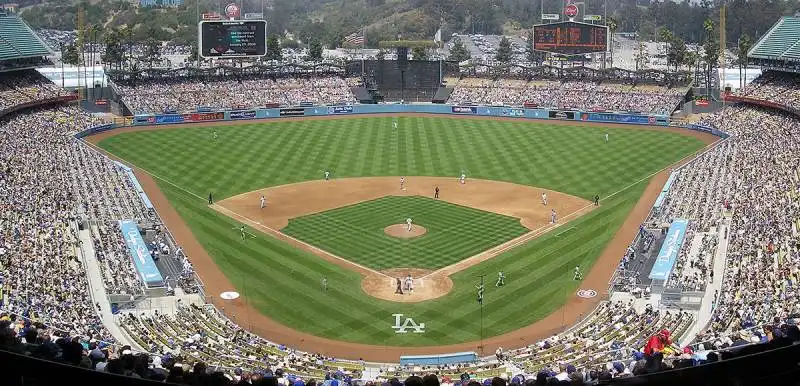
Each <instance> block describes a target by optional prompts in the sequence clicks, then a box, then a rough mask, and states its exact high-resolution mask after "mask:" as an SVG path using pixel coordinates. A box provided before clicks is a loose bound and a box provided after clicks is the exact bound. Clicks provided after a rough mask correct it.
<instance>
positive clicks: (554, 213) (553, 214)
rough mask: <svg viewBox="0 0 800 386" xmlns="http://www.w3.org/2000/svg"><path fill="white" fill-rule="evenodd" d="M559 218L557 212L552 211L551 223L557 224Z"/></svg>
mask: <svg viewBox="0 0 800 386" xmlns="http://www.w3.org/2000/svg"><path fill="white" fill-rule="evenodd" d="M557 220H558V218H557V217H556V210H555V209H550V223H551V224H555V223H556V221H557Z"/></svg>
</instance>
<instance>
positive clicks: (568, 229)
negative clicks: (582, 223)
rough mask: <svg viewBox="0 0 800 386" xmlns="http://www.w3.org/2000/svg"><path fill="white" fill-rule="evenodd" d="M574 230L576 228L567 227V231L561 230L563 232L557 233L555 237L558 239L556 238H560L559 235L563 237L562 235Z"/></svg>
mask: <svg viewBox="0 0 800 386" xmlns="http://www.w3.org/2000/svg"><path fill="white" fill-rule="evenodd" d="M575 228H577V227H569V228H567V229H565V230H563V231H561V232H559V233H558V234H557V235H556V237H558V236H561V235H563V234H564V233H567V232H569V231H571V230H573V229H575Z"/></svg>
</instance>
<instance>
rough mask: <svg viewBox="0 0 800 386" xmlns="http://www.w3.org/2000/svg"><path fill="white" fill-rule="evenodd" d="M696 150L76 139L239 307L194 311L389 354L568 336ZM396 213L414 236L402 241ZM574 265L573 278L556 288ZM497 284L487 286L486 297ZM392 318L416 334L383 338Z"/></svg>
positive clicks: (318, 126)
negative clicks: (124, 172)
mask: <svg viewBox="0 0 800 386" xmlns="http://www.w3.org/2000/svg"><path fill="white" fill-rule="evenodd" d="M395 120H396V121H397V123H398V125H397V128H393V125H392V122H393V121H395ZM214 133H216V135H215V134H214ZM605 134H608V138H609V140H608V141H606V140H605ZM713 140H714V138H713V137H711V136H704V135H700V134H697V133H690V132H688V131H681V130H676V129H666V128H661V129H652V128H639V127H633V126H621V125H616V126H614V125H606V126H602V125H585V124H578V123H567V122H550V121H547V122H545V121H529V120H511V119H509V120H497V119H494V120H490V119H465V118H460V119H459V118H452V117H437V116H419V115H399V116H396V117H392V116H361V117H347V118H338V119H304V120H273V121H267V122H236V123H233V124H231V123H213V124H204V125H193V126H190V125H182V126H171V127H155V128H145V129H125V130H117V131H114V132H111V133H104V134H101V135H97V136H94V137H91V138H90V139H89V141H90V142H93V143H96V144H98V146H100V147H101V148H102V149H104V150H106V151H107V152H109V153H110V154H112V155H113V156H114V157H117V158H119V159H120V160H122V161H124V162H127V163H129V164H131V165H132V166H134V167H135V168H136V169H137V176H138V177H139V178H140V180H141V182H142V185H144V186H145V190H146V191H147V193H148V196H150V198H151V200H153V202H154V204H155V205H156V208H157V209H158V211H159V214H160V215H161V216H162V217H163V218H164V219H165V222H166V223H167V225H168V227H169V229H170V230H171V231H172V232H173V234H174V235H175V237H176V239H178V241H179V242H180V243H181V244H182V246H184V248H185V250H186V251H187V253H188V255H189V258H190V259H191V260H192V261H193V263H194V264H195V268H196V270H197V272H198V273H199V275H200V277H201V278H202V279H203V281H204V284H205V286H206V290H207V293H208V295H210V296H212V297H216V296H218V294H219V293H220V292H222V291H238V292H239V293H240V294H241V295H242V297H241V298H240V299H238V300H236V301H229V302H225V301H223V300H221V299H218V298H214V299H212V300H213V301H214V303H215V304H217V305H218V306H219V307H221V308H222V309H223V311H224V312H225V313H226V314H227V315H228V316H229V317H230V318H231V319H232V320H234V321H236V322H237V323H239V324H240V325H243V326H245V327H248V328H250V329H252V330H253V331H255V332H257V333H260V334H262V335H263V336H265V337H267V338H268V339H273V340H275V341H277V342H279V343H287V344H290V345H293V346H297V347H301V348H305V349H309V350H314V351H316V352H323V353H327V354H331V355H339V356H343V357H358V356H368V355H370V354H369V353H370V352H372V353H375V356H374V357H373V359H379V357H382V355H381V353H385V354H386V355H383V356H385V357H391V358H394V359H395V360H396V355H395V351H393V349H391V348H390V347H387V346H403V347H405V348H406V349H404V351H403V352H406V353H420V352H428V351H443V352H452V351H454V350H458V349H464V350H467V349H470V350H474V349H475V348H476V344H475V342H480V341H484V342H485V343H486V345H487V347H489V345H492V344H494V345H495V346H496V345H500V344H505V345H506V346H507V347H510V346H514V345H521V344H523V343H526V342H529V341H532V340H533V339H535V338H538V337H541V336H542V335H546V334H550V333H553V332H555V331H556V330H558V329H560V328H561V327H563V326H565V325H571V324H573V323H575V321H576V318H577V317H579V316H580V315H581V314H582V313H583V312H585V311H586V310H587V309H588V308H589V306H590V305H591V304H594V303H596V301H597V299H585V298H577V297H576V295H575V294H576V291H577V290H579V289H584V290H585V289H590V290H594V291H596V292H597V293H599V295H598V298H599V297H602V294H603V292H604V291H605V284H606V283H607V282H608V279H609V274H610V272H611V271H613V269H614V267H615V265H616V262H617V261H618V260H619V257H620V256H621V253H620V252H621V251H624V248H625V246H626V245H627V244H626V243H627V242H630V241H631V240H632V238H633V237H632V235H634V234H635V227H636V226H638V223H636V224H635V225H631V224H634V223H635V222H636V221H637V220H638V221H641V219H638V218H634V217H635V216H634V212H642V210H643V209H642V208H644V212H643V213H644V214H646V210H647V209H649V206H650V205H652V200H653V199H654V198H655V195H657V191H658V190H660V186H657V185H658V181H655V180H656V179H658V178H661V181H660V183H661V184H662V185H663V179H664V178H665V177H664V176H665V173H667V172H668V168H669V167H670V165H673V164H675V163H676V162H679V161H681V160H685V159H686V158H687V157H689V156H691V155H692V154H694V153H696V152H697V151H699V150H701V149H702V148H703V147H704V146H705V145H707V144H708V143H710V142H711V141H713ZM326 171H328V172H329V173H330V180H329V181H325V180H324V177H325V172H326ZM462 173H463V174H465V175H466V176H467V179H466V183H465V184H461V183H460V181H458V177H459V176H460V175H461V174H462ZM401 177H404V179H405V182H404V185H403V187H402V189H401V186H400V178H401ZM153 181H154V182H155V184H157V189H156V188H154V187H153V186H151V185H152V182H153ZM436 187H438V188H439V189H440V197H439V198H434V190H435V188H436ZM654 192H656V193H654ZM209 193H211V194H212V195H213V199H214V203H213V205H209V203H208V196H209ZM542 193H545V194H546V196H547V201H548V202H547V205H545V204H543V202H542V201H543V200H542ZM643 194H644V196H643ZM262 195H263V196H264V197H265V207H264V208H261V204H260V197H261V196H262ZM595 196H599V198H600V205H599V206H595V205H594V204H593V200H594V197H595ZM645 198H647V199H645ZM647 200H649V202H644V201H647ZM634 207H636V210H635V211H633V209H634ZM553 216H555V217H556V221H555V223H553V222H552V219H553ZM638 216H639V217H642V216H643V215H642V214H641V213H639V214H638ZM407 219H412V221H413V227H416V228H415V230H414V232H413V234H410V233H409V234H406V233H404V232H406V228H405V227H406V225H407V224H406V220H407ZM623 224H624V225H625V226H623ZM241 226H244V227H245V235H244V237H242V234H241V232H240V227H241ZM631 227H633V228H632V229H631V230H626V231H624V232H623V228H631ZM183 230H186V232H184V231H183ZM189 231H190V232H189ZM625 239H627V240H625ZM616 244H619V245H616ZM598 261H600V263H598V264H595V263H597V262H598ZM576 266H578V267H580V271H581V272H582V274H583V276H584V277H583V281H581V280H573V279H574V277H573V273H574V268H575V267H576ZM500 271H502V272H503V273H504V275H505V284H504V285H503V286H495V282H496V279H497V277H498V272H500ZM408 274H411V275H412V276H413V277H414V279H415V286H416V287H415V289H414V291H413V292H414V293H406V294H403V295H399V294H395V293H394V292H395V290H396V288H395V285H394V283H395V281H396V278H399V277H405V276H406V275H408ZM482 278H483V280H484V284H485V290H484V294H483V302H482V305H481V304H480V303H479V302H478V300H477V298H478V288H477V287H478V286H479V285H480V283H481V280H482ZM323 282H324V283H323ZM407 292H410V291H407ZM395 314H403V316H402V318H403V319H405V318H412V319H413V320H414V322H415V323H417V324H420V323H424V325H425V328H424V332H419V333H415V332H412V331H411V330H409V331H408V332H407V333H398V329H397V328H393V327H394V325H395V324H396V323H395V316H394V315H395ZM537 322H538V323H537ZM544 324H547V326H545V325H544ZM537 325H538V327H537V330H536V331H533V330H531V328H532V326H537ZM523 328H525V329H523ZM520 331H523V332H520ZM493 337H494V338H493ZM426 346H437V349H429V348H428V347H426ZM413 347H417V349H416V350H415V349H413ZM370 350H372V351H370Z"/></svg>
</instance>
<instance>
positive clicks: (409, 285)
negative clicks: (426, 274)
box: [406, 275, 414, 291]
mask: <svg viewBox="0 0 800 386" xmlns="http://www.w3.org/2000/svg"><path fill="white" fill-rule="evenodd" d="M413 290H414V278H412V277H411V275H408V276H406V291H413Z"/></svg>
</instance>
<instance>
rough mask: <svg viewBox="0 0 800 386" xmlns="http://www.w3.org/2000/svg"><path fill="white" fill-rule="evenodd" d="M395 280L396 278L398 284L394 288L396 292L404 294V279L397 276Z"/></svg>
mask: <svg viewBox="0 0 800 386" xmlns="http://www.w3.org/2000/svg"><path fill="white" fill-rule="evenodd" d="M394 280H395V283H396V286H397V288H395V290H394V293H396V294H398V295H402V294H403V281H402V280H400V278H399V277H397V278H395V279H394Z"/></svg>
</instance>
